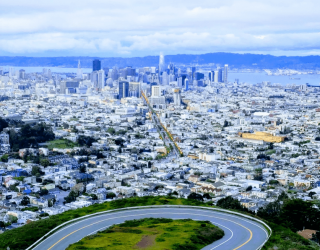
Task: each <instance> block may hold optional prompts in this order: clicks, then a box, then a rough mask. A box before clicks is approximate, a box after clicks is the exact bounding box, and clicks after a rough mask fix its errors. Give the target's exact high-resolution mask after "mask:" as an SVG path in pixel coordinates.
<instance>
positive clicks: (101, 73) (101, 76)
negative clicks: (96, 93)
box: [97, 69, 105, 90]
mask: <svg viewBox="0 0 320 250" xmlns="http://www.w3.org/2000/svg"><path fill="white" fill-rule="evenodd" d="M104 84H105V73H104V70H103V69H101V70H99V71H98V84H97V88H98V89H99V90H101V89H102V88H103V87H104Z"/></svg>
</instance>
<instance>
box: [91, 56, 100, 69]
mask: <svg viewBox="0 0 320 250" xmlns="http://www.w3.org/2000/svg"><path fill="white" fill-rule="evenodd" d="M100 69H101V61H100V60H99V59H94V60H93V62H92V71H99V70H100Z"/></svg>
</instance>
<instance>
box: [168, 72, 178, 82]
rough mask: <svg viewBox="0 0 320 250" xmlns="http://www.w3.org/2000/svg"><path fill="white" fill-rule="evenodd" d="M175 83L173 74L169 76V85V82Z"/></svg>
mask: <svg viewBox="0 0 320 250" xmlns="http://www.w3.org/2000/svg"><path fill="white" fill-rule="evenodd" d="M175 81H176V76H175V75H174V74H170V75H169V83H170V82H175Z"/></svg>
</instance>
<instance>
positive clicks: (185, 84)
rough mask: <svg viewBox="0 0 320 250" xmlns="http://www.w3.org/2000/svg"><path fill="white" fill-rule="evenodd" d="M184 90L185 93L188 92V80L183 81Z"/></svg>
mask: <svg viewBox="0 0 320 250" xmlns="http://www.w3.org/2000/svg"><path fill="white" fill-rule="evenodd" d="M184 89H185V90H186V91H188V90H189V79H188V78H186V79H184Z"/></svg>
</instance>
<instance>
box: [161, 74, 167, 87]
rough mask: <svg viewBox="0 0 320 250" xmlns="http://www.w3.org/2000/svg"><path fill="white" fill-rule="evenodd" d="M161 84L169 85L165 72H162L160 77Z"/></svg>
mask: <svg viewBox="0 0 320 250" xmlns="http://www.w3.org/2000/svg"><path fill="white" fill-rule="evenodd" d="M161 79H162V80H161V82H162V84H163V85H168V84H169V77H168V74H167V72H165V71H164V72H163V73H162V75H161Z"/></svg>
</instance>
